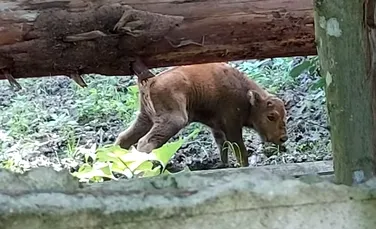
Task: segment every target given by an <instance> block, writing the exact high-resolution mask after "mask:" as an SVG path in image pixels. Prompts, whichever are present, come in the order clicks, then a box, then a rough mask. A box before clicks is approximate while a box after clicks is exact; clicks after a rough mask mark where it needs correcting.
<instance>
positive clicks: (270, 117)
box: [268, 114, 276, 122]
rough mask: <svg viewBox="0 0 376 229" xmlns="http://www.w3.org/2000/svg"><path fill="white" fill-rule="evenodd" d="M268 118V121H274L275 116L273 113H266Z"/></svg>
mask: <svg viewBox="0 0 376 229" xmlns="http://www.w3.org/2000/svg"><path fill="white" fill-rule="evenodd" d="M268 119H269V121H272V122H273V121H275V120H276V117H275V116H274V115H273V114H270V115H268Z"/></svg>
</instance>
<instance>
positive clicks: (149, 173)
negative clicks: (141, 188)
mask: <svg viewBox="0 0 376 229" xmlns="http://www.w3.org/2000/svg"><path fill="white" fill-rule="evenodd" d="M160 171H161V167H160V166H157V167H155V168H154V169H150V170H146V171H145V172H144V174H143V177H153V176H158V175H160Z"/></svg>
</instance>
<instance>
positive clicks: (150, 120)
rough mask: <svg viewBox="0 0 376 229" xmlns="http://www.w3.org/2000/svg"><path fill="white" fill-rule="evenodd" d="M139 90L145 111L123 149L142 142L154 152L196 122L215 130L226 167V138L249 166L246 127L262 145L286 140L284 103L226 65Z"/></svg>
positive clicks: (160, 78) (187, 69)
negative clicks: (256, 135) (261, 141)
mask: <svg viewBox="0 0 376 229" xmlns="http://www.w3.org/2000/svg"><path fill="white" fill-rule="evenodd" d="M138 86H139V88H140V92H141V93H140V113H139V115H138V117H137V119H136V120H135V122H134V123H133V124H132V125H131V126H130V127H129V128H128V129H127V130H125V131H123V132H121V133H120V134H119V136H118V137H117V139H116V141H115V144H117V145H120V147H122V148H124V149H129V147H130V146H131V145H133V144H135V143H137V150H138V151H141V152H151V151H152V150H153V149H156V148H159V147H161V146H162V145H163V144H165V143H166V142H167V141H168V140H169V139H170V138H171V137H173V136H174V135H175V134H177V133H178V132H179V131H180V130H181V129H182V128H184V127H185V126H187V125H188V124H190V123H191V122H200V123H202V124H205V125H206V126H208V127H209V128H210V129H211V131H212V134H213V136H214V139H215V142H216V144H217V146H218V149H219V151H220V156H221V161H222V163H223V164H224V165H225V166H227V165H228V153H227V150H223V144H224V142H225V141H226V140H227V141H230V142H231V143H234V142H235V143H237V144H238V146H239V148H240V151H241V155H242V162H243V166H248V165H249V163H248V153H247V150H246V147H245V145H244V142H243V138H242V127H243V126H246V127H250V128H253V129H255V130H256V131H257V132H258V134H259V135H260V137H261V139H262V140H263V141H268V142H272V143H274V144H278V145H280V144H282V143H283V142H285V141H286V140H287V135H286V126H285V114H286V111H285V107H284V103H283V102H282V100H281V99H279V98H277V97H276V96H274V95H271V94H269V93H268V92H266V91H265V90H263V89H262V88H260V87H259V86H258V85H257V84H256V83H255V82H254V81H252V80H251V79H249V78H248V77H246V76H245V75H244V74H243V73H241V72H240V71H238V70H237V69H235V68H233V67H231V66H230V65H228V64H226V63H209V64H196V65H188V66H179V67H175V68H173V69H170V70H167V71H164V72H162V73H160V74H159V75H157V76H155V77H153V78H150V79H149V81H148V83H147V85H146V86H143V85H141V84H140V83H139V84H138ZM141 89H142V90H141ZM145 91H147V93H145ZM146 96H148V98H146ZM237 160H238V162H239V163H240V164H242V163H241V162H240V161H239V158H237Z"/></svg>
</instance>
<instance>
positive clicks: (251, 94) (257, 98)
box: [247, 90, 262, 106]
mask: <svg viewBox="0 0 376 229" xmlns="http://www.w3.org/2000/svg"><path fill="white" fill-rule="evenodd" d="M247 96H248V100H249V102H250V103H251V105H252V106H257V104H259V103H260V102H261V100H262V98H261V95H260V94H259V93H258V92H257V91H254V90H249V91H248V92H247Z"/></svg>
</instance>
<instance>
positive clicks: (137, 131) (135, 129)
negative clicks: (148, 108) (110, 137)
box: [115, 112, 153, 149]
mask: <svg viewBox="0 0 376 229" xmlns="http://www.w3.org/2000/svg"><path fill="white" fill-rule="evenodd" d="M152 125H153V122H152V121H151V120H150V118H149V117H148V116H147V115H145V114H143V113H142V112H141V113H140V114H139V115H138V116H137V118H136V120H135V121H134V122H133V123H132V124H131V125H130V126H129V127H128V128H127V129H126V130H124V131H123V132H121V133H120V134H119V135H118V137H117V138H116V141H115V145H119V146H120V147H121V148H123V149H129V147H130V146H131V145H134V144H136V142H137V141H138V140H139V139H140V138H141V137H142V136H144V135H145V134H146V133H147V132H148V131H149V130H150V129H151V127H152Z"/></svg>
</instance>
